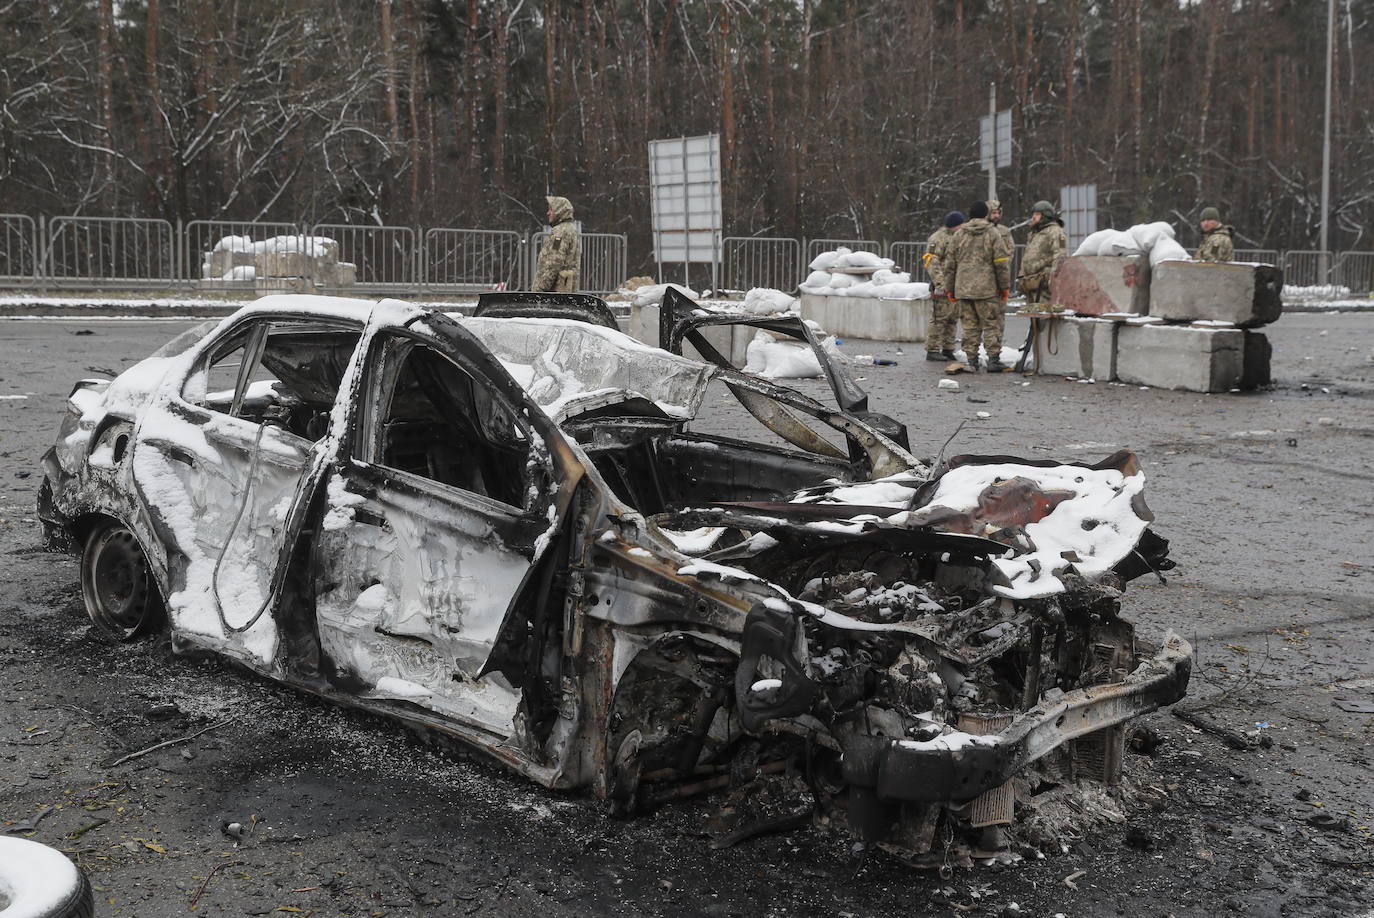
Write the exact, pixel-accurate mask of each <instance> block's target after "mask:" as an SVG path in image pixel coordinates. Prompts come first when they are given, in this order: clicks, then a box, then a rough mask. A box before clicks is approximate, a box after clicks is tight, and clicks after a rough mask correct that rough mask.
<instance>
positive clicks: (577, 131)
mask: <svg viewBox="0 0 1374 918" xmlns="http://www.w3.org/2000/svg"><path fill="white" fill-rule="evenodd" d="M1371 14H1374V0H1337V22H1336V36H1335V47H1334V108H1333V127H1332V133H1333V146H1332V150H1333V151H1332V188H1333V196H1332V218H1331V219H1332V223H1331V226H1332V235H1331V246H1330V247H1331V248H1332V249H1356V248H1363V249H1369V248H1370V247H1371V230H1374V66H1370V64H1369V63H1368V60H1369V57H1370V53H1371V50H1374V48H1372V47H1371V46H1372V45H1374V24H1372V23H1371ZM1325 53H1326V3H1325V2H1323V0H1041V2H1036V0H0V210H3V211H6V212H18V213H28V214H31V215H34V216H37V215H38V214H48V215H57V214H86V215H94V216H144V217H164V218H167V219H176V218H178V217H179V218H183V219H187V220H189V219H193V218H201V219H207V218H220V219H239V220H248V219H263V220H292V221H298V220H305V221H312V222H313V221H341V222H351V223H363V224H367V223H371V224H390V225H417V224H418V225H423V226H458V227H482V228H489V229H518V230H533V229H535V228H537V226H538V225H539V224H541V223H542V222H543V217H544V214H543V210H544V207H543V195H544V194H545V193H546V192H549V193H554V194H561V195H564V196H567V197H569V198H571V199H572V200H573V201H574V203H575V205H576V207H577V211H578V217H579V218H580V219H581V220H582V221H583V222H584V225H585V227H586V228H587V229H588V230H592V231H597V232H614V233H625V234H627V235H628V236H629V240H630V265H631V267H632V268H634V267H635V266H636V265H639V266H643V265H645V264H647V263H648V261H649V260H650V259H651V254H650V251H649V246H650V234H649V219H650V215H649V195H648V164H647V153H646V144H647V141H649V140H651V139H655V138H661V137H675V136H680V135H693V134H701V133H707V132H719V133H720V135H721V144H722V160H723V163H722V165H723V170H722V171H723V187H724V199H725V200H724V205H725V221H726V233H727V235H745V236H748V235H761V236H797V237H839V238H846V237H864V238H877V239H916V240H919V239H924V238H925V236H926V235H927V234H928V233H929V232H930V231H931V230H932V229H933V228H934V227H935V226H936V225H937V222H938V220H939V219H940V218H941V216H942V215H943V214H944V213H945V212H946V211H948V210H952V209H956V208H957V209H964V208H966V207H967V205H968V204H969V203H970V202H971V201H972V200H973V199H974V198H978V197H982V196H983V195H984V194H985V192H986V177H985V174H984V173H983V172H981V171H980V169H979V166H978V163H977V153H978V147H977V134H978V118H979V116H980V115H982V114H985V113H986V111H987V91H988V84H989V83H990V82H992V83H996V85H997V90H998V99H999V107H1002V106H1005V107H1010V108H1011V111H1012V119H1013V131H1014V135H1015V146H1014V151H1013V158H1012V165H1011V167H1010V168H1009V169H1006V170H1001V171H999V175H998V190H999V194H1000V197H1001V199H1002V201H1003V203H1004V205H1005V206H1006V208H1007V211H1008V216H1009V217H1010V218H1011V220H1010V221H1009V222H1015V221H1016V220H1019V219H1021V218H1022V217H1024V215H1025V214H1026V212H1027V211H1028V210H1029V208H1030V206H1031V205H1032V204H1033V203H1034V202H1035V201H1036V200H1039V199H1041V198H1047V199H1050V200H1056V199H1057V197H1058V191H1059V188H1060V187H1061V186H1062V185H1066V184H1078V183H1086V182H1095V183H1097V185H1098V189H1099V203H1100V206H1101V208H1102V213H1101V216H1100V218H1099V225H1101V226H1106V225H1117V226H1125V225H1129V224H1130V223H1133V222H1138V221H1141V220H1159V219H1163V220H1169V221H1171V222H1173V223H1175V224H1176V225H1178V226H1180V227H1182V228H1186V229H1185V232H1184V238H1183V241H1184V242H1185V243H1188V244H1192V243H1194V242H1195V241H1196V239H1195V232H1196V231H1195V230H1194V229H1192V227H1193V226H1194V225H1195V223H1196V219H1197V215H1198V212H1199V210H1200V209H1201V208H1202V206H1204V205H1205V204H1214V205H1217V206H1219V207H1220V208H1221V209H1222V211H1223V214H1224V216H1225V218H1226V220H1227V222H1230V223H1233V224H1235V226H1236V236H1237V239H1236V243H1237V246H1238V247H1241V248H1255V247H1264V248H1288V249H1309V248H1316V244H1317V238H1318V225H1319V220H1320V187H1321V151H1322V103H1323V93H1324V89H1325V82H1324V80H1325V75H1324V74H1325V71H1324V67H1325ZM1188 233H1193V234H1194V235H1193V237H1192V238H1189V237H1188V235H1187V234H1188ZM632 273H634V272H633V271H632Z"/></svg>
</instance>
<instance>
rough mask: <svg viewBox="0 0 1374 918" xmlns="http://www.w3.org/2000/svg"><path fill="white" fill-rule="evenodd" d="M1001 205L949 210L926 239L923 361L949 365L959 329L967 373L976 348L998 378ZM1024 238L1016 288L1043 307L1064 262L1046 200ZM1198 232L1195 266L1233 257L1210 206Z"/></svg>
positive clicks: (1007, 289) (1005, 278)
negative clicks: (927, 317)
mask: <svg viewBox="0 0 1374 918" xmlns="http://www.w3.org/2000/svg"><path fill="white" fill-rule="evenodd" d="M1001 221H1002V205H1001V203H1000V202H999V201H997V200H995V199H994V200H990V201H975V202H973V206H972V207H970V208H969V211H968V216H965V215H964V214H962V213H960V212H959V211H957V210H956V211H952V212H950V213H949V214H947V215H946V216H945V220H944V225H943V226H941V227H939V228H938V229H936V230H935V232H934V233H932V234H931V236H930V240H929V243H928V245H927V247H926V254H925V266H926V271H927V272H928V273H929V274H930V277H931V280H932V281H933V284H932V286H931V300H932V304H933V307H934V308H933V314H932V317H931V322H930V329H929V331H928V332H927V333H926V359H927V360H939V361H951V360H954V359H955V357H954V339H955V326H956V324H958V323H962V324H963V332H964V333H963V337H962V339H961V340H960V342H959V345H960V347H962V348H963V349H964V354H965V360H964V363H965V365H966V366H967V368H968V370H969V371H970V372H976V371H977V370H978V366H979V354H978V348H979V346H980V345H981V346H982V348H983V350H984V351H986V352H987V370H988V372H989V373H999V372H1002V371H1003V370H1005V369H1006V366H1005V365H1004V364H1003V363H1002V360H1001V354H1002V332H1003V329H1004V327H1005V325H1006V321H1007V318H1006V309H1005V303H1006V301H1007V298H1008V297H1009V296H1010V295H1011V279H1012V278H1011V262H1012V251H1013V247H1014V246H1013V243H1012V238H1011V230H1010V229H1008V228H1007V227H1005V226H1003V225H1002V222H1001ZM1028 222H1029V223H1030V238H1029V239H1027V240H1026V251H1025V254H1023V255H1022V256H1021V273H1020V274H1019V275H1018V276H1017V278H1016V282H1017V287H1018V288H1019V289H1020V291H1021V293H1022V294H1024V295H1025V297H1026V302H1027V303H1028V304H1035V303H1043V302H1048V301H1049V298H1050V275H1052V274H1053V273H1054V270H1055V268H1057V267H1059V263H1060V262H1061V261H1063V260H1064V255H1065V254H1066V249H1067V246H1068V236H1067V235H1066V234H1065V232H1064V221H1063V220H1062V219H1060V217H1059V214H1057V213H1056V212H1055V210H1054V205H1053V204H1051V203H1050V202H1049V201H1036V202H1035V206H1034V207H1032V208H1031V215H1030V220H1029V221H1028ZM1199 226H1200V228H1201V230H1202V245H1201V246H1199V247H1198V250H1197V255H1196V258H1197V260H1198V261H1231V260H1232V258H1233V257H1234V256H1235V245H1234V243H1233V242H1232V232H1233V231H1232V228H1231V227H1230V226H1226V225H1224V224H1223V223H1222V222H1221V213H1220V212H1219V211H1218V210H1217V209H1216V208H1215V207H1204V208H1203V209H1202V214H1201V220H1200V221H1199Z"/></svg>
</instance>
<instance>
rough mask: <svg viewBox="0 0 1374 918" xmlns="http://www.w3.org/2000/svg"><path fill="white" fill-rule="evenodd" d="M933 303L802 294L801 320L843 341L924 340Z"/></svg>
mask: <svg viewBox="0 0 1374 918" xmlns="http://www.w3.org/2000/svg"><path fill="white" fill-rule="evenodd" d="M930 312H931V308H930V300H881V299H878V298H877V297H867V296H822V295H820V294H815V293H803V294H802V295H801V314H802V318H805V319H813V320H814V321H816V322H819V323H820V326H821V328H823V329H825V330H826V331H827V332H829V333H830V334H832V335H839V336H840V337H841V338H866V339H868V340H871V341H924V340H926V329H927V328H928V327H929V326H930Z"/></svg>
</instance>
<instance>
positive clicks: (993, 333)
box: [959, 297, 1007, 363]
mask: <svg viewBox="0 0 1374 918" xmlns="http://www.w3.org/2000/svg"><path fill="white" fill-rule="evenodd" d="M1005 307H1006V304H1005V303H1003V302H1002V301H1001V300H1000V299H998V298H996V297H993V298H992V299H989V300H960V301H959V310H960V319H961V320H962V321H963V323H964V338H963V340H962V341H961V342H960V344H961V345H962V346H963V348H964V354H965V355H966V356H967V357H968V360H969V362H970V363H972V362H973V361H975V360H977V359H978V345H979V343H981V344H982V345H983V349H984V350H985V351H987V352H988V359H989V360H1000V359H1001V354H1002V329H1003V328H1004V327H1005V326H1006V324H1007V316H1006V313H1005V312H1004V309H1005Z"/></svg>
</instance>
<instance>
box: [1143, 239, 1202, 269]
mask: <svg viewBox="0 0 1374 918" xmlns="http://www.w3.org/2000/svg"><path fill="white" fill-rule="evenodd" d="M1192 260H1193V259H1192V258H1191V257H1190V256H1189V255H1188V250H1187V249H1185V248H1184V247H1183V246H1181V245H1179V244H1178V243H1177V242H1176V241H1174V240H1173V239H1157V240H1156V241H1155V244H1154V246H1153V247H1152V248H1151V249H1150V267H1152V268H1153V267H1154V266H1155V265H1157V264H1159V263H1160V262H1161V261H1192Z"/></svg>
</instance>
